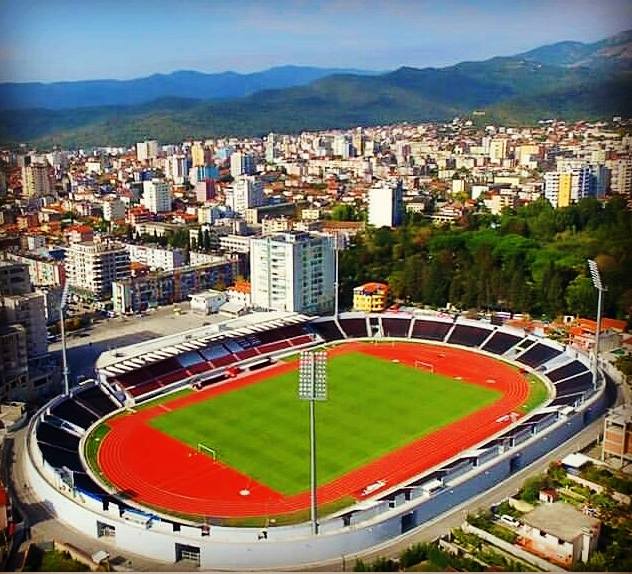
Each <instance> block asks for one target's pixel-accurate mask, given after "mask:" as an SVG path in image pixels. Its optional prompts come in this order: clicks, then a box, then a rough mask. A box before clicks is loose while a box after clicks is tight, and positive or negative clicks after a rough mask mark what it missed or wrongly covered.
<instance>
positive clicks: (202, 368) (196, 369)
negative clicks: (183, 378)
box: [187, 361, 212, 375]
mask: <svg viewBox="0 0 632 574" xmlns="http://www.w3.org/2000/svg"><path fill="white" fill-rule="evenodd" d="M209 369H212V367H211V366H209V364H208V363H207V362H206V361H204V362H203V363H198V364H197V365H192V366H190V367H188V368H187V371H188V373H189V374H191V375H198V374H200V373H204V372H206V371H208V370H209Z"/></svg>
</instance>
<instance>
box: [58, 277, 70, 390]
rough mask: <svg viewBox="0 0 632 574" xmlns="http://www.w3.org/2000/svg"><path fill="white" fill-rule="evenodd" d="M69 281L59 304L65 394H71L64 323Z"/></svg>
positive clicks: (65, 285)
mask: <svg viewBox="0 0 632 574" xmlns="http://www.w3.org/2000/svg"><path fill="white" fill-rule="evenodd" d="M68 287H69V286H68V282H66V283H65V284H64V290H63V291H62V294H61V302H60V304H59V317H60V319H61V321H60V327H61V360H62V364H63V367H64V394H65V395H66V396H68V395H69V394H70V386H69V385H68V358H67V357H66V326H65V325H64V322H65V318H64V310H65V309H66V306H67V305H68Z"/></svg>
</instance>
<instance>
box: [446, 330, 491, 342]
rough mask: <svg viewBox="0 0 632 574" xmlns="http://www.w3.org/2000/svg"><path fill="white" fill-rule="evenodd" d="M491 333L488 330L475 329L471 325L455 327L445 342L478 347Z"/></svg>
mask: <svg viewBox="0 0 632 574" xmlns="http://www.w3.org/2000/svg"><path fill="white" fill-rule="evenodd" d="M490 333H491V330H490V329H485V328H483V327H475V326H473V325H455V327H454V329H453V330H452V333H450V337H449V338H448V340H447V341H446V342H447V343H452V344H454V345H464V346H466V347H478V346H479V345H480V344H481V343H483V341H485V339H487V337H489V334H490Z"/></svg>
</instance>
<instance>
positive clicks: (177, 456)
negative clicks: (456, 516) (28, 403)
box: [98, 342, 529, 518]
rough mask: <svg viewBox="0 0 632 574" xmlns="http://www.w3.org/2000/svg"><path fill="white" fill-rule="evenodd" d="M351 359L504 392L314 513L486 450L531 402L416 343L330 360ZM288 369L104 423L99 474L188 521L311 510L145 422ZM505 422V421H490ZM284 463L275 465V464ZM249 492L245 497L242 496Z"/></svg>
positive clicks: (338, 486)
mask: <svg viewBox="0 0 632 574" xmlns="http://www.w3.org/2000/svg"><path fill="white" fill-rule="evenodd" d="M350 351H355V352H362V353H367V354H370V355H374V356H377V357H381V358H384V359H386V360H393V359H397V360H399V361H400V362H401V363H404V364H410V365H414V363H415V361H423V362H426V363H432V364H433V365H434V369H435V372H437V373H441V374H444V375H447V376H451V377H460V378H461V379H462V380H463V381H464V382H467V383H471V384H476V385H481V386H484V387H488V388H493V389H496V390H498V391H501V392H502V393H503V395H502V397H501V398H500V399H498V400H497V401H496V402H495V403H493V404H491V405H489V406H487V407H485V408H483V409H481V410H479V411H477V412H475V413H472V414H470V415H468V416H466V417H464V418H462V419H460V420H458V421H456V422H454V423H451V424H449V425H446V426H445V427H443V428H441V429H439V430H437V431H435V432H433V433H431V434H429V435H426V436H424V437H422V438H420V439H418V440H415V441H413V442H411V443H409V444H408V445H406V446H404V447H402V448H399V449H397V450H394V451H392V452H390V453H388V454H386V455H384V456H382V457H380V458H378V459H376V460H374V461H373V462H371V463H369V464H367V465H365V466H363V467H361V468H357V469H355V470H353V471H351V472H348V473H347V474H345V475H343V476H340V477H338V478H337V479H335V480H333V481H331V482H329V483H327V484H324V485H322V486H320V487H319V488H318V500H319V503H320V504H326V503H328V502H332V501H335V500H338V499H340V498H342V497H344V496H348V495H351V496H353V497H355V498H356V499H361V498H362V491H363V490H364V489H365V488H366V487H367V486H368V485H370V484H374V483H375V482H377V481H384V486H382V487H381V488H380V489H376V490H374V491H373V492H371V496H374V495H375V494H376V493H378V492H379V491H380V490H383V489H386V488H391V487H393V486H395V485H397V484H399V483H401V482H403V481H405V480H407V479H409V478H410V477H412V476H415V475H417V474H419V473H421V472H424V471H426V470H428V469H430V468H432V467H434V466H436V465H438V464H440V463H442V462H443V461H445V460H447V459H449V458H451V457H453V456H455V455H457V454H458V453H460V452H462V451H464V450H467V449H469V448H471V447H473V446H474V445H476V444H478V443H480V442H482V441H484V440H485V439H487V438H488V437H490V436H491V435H494V434H496V433H497V432H498V431H500V430H501V429H503V428H504V427H506V426H507V425H509V424H511V420H510V418H509V417H506V416H505V415H507V414H509V413H511V412H518V411H519V409H520V407H521V406H522V405H523V404H524V402H525V401H526V399H527V396H528V393H529V385H528V382H527V381H526V379H525V378H524V377H523V376H522V375H521V374H520V372H519V371H518V370H517V369H513V368H512V367H510V366H508V365H506V364H504V363H502V362H500V361H497V360H494V359H491V358H489V357H486V356H484V355H480V354H477V353H474V352H471V351H465V350H462V349H455V348H450V347H445V346H436V345H428V344H423V343H412V342H411V343H400V342H398V343H394V344H389V343H382V344H379V345H375V344H371V343H361V342H355V343H344V344H342V345H339V346H337V347H335V348H333V349H330V350H329V353H330V354H339V353H346V352H350ZM296 368H297V364H296V362H294V363H281V364H278V365H274V366H273V367H270V368H268V369H265V370H262V371H257V372H255V373H252V374H249V375H246V376H243V377H240V378H238V379H236V380H233V381H231V382H228V383H226V384H222V385H220V386H216V387H209V388H208V389H205V390H203V391H200V392H197V393H193V394H191V395H187V396H186V397H182V398H178V399H174V400H172V401H169V402H168V403H164V404H163V405H159V406H155V407H150V408H148V409H145V410H141V411H139V412H137V413H134V414H132V415H126V416H120V417H116V418H114V419H112V420H111V421H110V423H109V424H110V427H111V430H110V432H109V433H108V434H107V435H106V437H105V439H104V440H103V443H102V444H101V447H100V449H99V454H98V459H99V464H100V466H101V469H102V470H103V472H104V473H105V475H106V476H107V478H108V480H110V481H111V482H112V483H113V484H114V485H116V486H117V487H118V488H119V489H120V490H121V491H122V492H124V493H125V495H126V497H128V498H129V499H131V500H133V501H135V502H137V503H140V504H146V505H148V506H152V507H157V508H160V509H163V510H164V511H165V512H176V513H182V514H190V515H195V516H208V517H224V518H229V517H245V516H272V515H280V514H286V513H289V512H296V511H300V510H304V509H307V508H309V503H310V495H309V491H305V492H303V493H300V494H297V495H294V496H285V495H283V494H281V493H278V492H276V491H274V490H272V489H270V488H268V487H267V486H265V485H264V484H261V483H258V482H256V481H254V480H252V479H251V478H250V477H248V476H246V475H244V474H241V473H240V472H239V471H237V470H235V469H233V468H231V467H228V466H225V465H224V464H222V463H221V462H218V461H214V460H212V459H211V458H210V457H208V456H204V455H202V454H198V453H197V452H196V450H194V449H193V448H191V447H189V446H188V445H186V444H184V443H181V442H179V441H178V440H176V439H174V438H172V437H170V436H168V435H166V434H163V433H161V432H160V431H158V430H156V429H154V428H152V427H151V426H150V425H149V424H148V421H149V420H150V419H151V418H153V417H156V416H158V415H160V414H162V413H164V412H165V410H174V409H178V408H182V407H184V406H186V405H190V404H193V403H196V402H199V401H205V400H207V399H209V398H210V397H213V396H215V395H219V394H221V393H226V392H231V391H232V390H235V389H238V388H240V387H243V386H246V385H252V384H255V383H257V382H259V381H261V380H264V379H266V378H268V377H270V376H273V375H277V374H281V373H283V372H287V371H291V370H295V369H296ZM501 417H504V418H505V420H504V421H503V422H498V420H497V419H499V418H501ZM279 464H282V461H279ZM246 493H247V494H246Z"/></svg>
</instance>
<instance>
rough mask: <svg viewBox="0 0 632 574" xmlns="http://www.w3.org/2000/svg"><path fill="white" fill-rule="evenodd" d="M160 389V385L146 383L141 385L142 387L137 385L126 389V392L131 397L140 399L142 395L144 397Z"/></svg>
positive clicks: (154, 382) (152, 382) (150, 382)
mask: <svg viewBox="0 0 632 574" xmlns="http://www.w3.org/2000/svg"><path fill="white" fill-rule="evenodd" d="M160 387H161V385H160V383H158V382H156V381H148V382H146V383H143V384H142V385H138V386H137V387H132V388H131V389H127V392H128V393H129V394H130V395H132V397H134V398H136V397H140V396H142V395H146V394H147V393H149V392H151V391H155V390H156V389H159V388H160Z"/></svg>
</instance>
